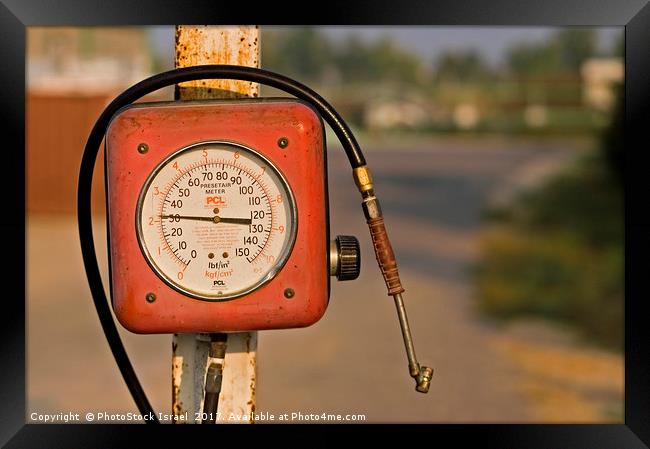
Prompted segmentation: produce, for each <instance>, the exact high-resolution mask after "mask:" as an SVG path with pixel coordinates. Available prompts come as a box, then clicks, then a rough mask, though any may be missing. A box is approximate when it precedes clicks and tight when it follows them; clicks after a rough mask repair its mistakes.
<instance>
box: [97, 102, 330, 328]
mask: <svg viewBox="0 0 650 449" xmlns="http://www.w3.org/2000/svg"><path fill="white" fill-rule="evenodd" d="M282 139H286V141H284V140H282ZM206 141H226V142H232V143H234V144H239V145H242V146H245V147H248V148H250V149H252V150H253V151H255V152H257V153H258V154H260V155H261V156H263V157H264V158H266V159H267V160H269V161H270V162H271V163H272V164H273V165H274V166H275V167H276V168H277V169H278V170H279V171H280V172H281V173H282V175H283V176H284V178H285V180H286V181H287V184H288V185H289V186H290V188H291V191H292V193H293V199H294V202H295V209H296V214H297V223H298V225H297V229H296V236H295V242H294V243H293V247H292V249H291V252H290V254H289V256H288V258H287V259H286V262H285V263H284V265H283V266H282V268H281V269H280V270H279V271H278V272H277V273H276V274H275V276H274V277H273V278H272V279H270V280H269V281H268V282H266V283H265V284H263V285H261V286H260V287H259V288H257V289H256V290H254V291H252V292H250V293H247V294H245V295H244V296H240V297H237V298H234V299H229V300H226V301H206V300H201V299H196V298H193V297H190V296H187V295H185V294H183V293H182V292H180V291H178V290H177V289H174V288H172V287H171V286H170V285H169V284H168V283H166V282H164V281H163V279H162V278H161V277H160V276H159V275H158V274H157V273H156V272H155V271H154V270H153V269H152V267H151V266H150V264H149V262H148V261H147V259H146V257H145V254H144V253H143V250H142V248H141V246H140V244H139V242H138V236H137V224H136V223H137V217H136V214H137V211H136V210H137V205H138V198H139V196H140V194H141V191H142V189H143V187H144V185H145V183H146V181H147V179H148V177H149V176H150V174H151V173H152V172H153V171H154V169H155V168H156V167H157V166H158V165H159V164H160V163H161V161H163V160H165V159H166V158H168V157H169V156H170V155H172V154H173V153H174V152H176V151H178V150H179V149H181V148H184V147H187V146H189V145H193V144H197V143H200V142H206ZM143 143H144V144H146V151H143V147H142V146H141V145H142V144H143ZM105 163H106V181H107V211H108V232H109V257H110V264H109V265H110V278H111V298H112V305H113V310H114V312H115V315H116V317H117V319H118V320H119V322H120V323H121V324H122V325H123V326H124V327H125V328H127V329H128V330H130V331H132V332H136V333H143V334H152V333H176V332H178V333H182V332H240V331H252V330H262V329H286V328H295V327H305V326H309V325H311V324H313V323H315V322H316V321H318V320H319V319H320V318H321V317H322V316H323V314H324V313H325V309H326V308H327V304H328V300H329V217H328V197H327V164H326V152H325V136H324V132H323V123H322V120H321V118H320V115H319V114H318V113H317V112H315V111H314V110H313V109H312V108H311V107H310V106H308V105H306V104H305V103H303V102H301V101H299V100H292V99H264V100H259V99H256V100H229V101H201V102H172V103H139V104H134V105H131V106H129V107H127V108H124V109H122V110H120V111H119V112H118V113H117V114H116V115H115V116H114V117H113V119H112V121H111V123H110V125H109V128H108V131H107V134H106V161H105Z"/></svg>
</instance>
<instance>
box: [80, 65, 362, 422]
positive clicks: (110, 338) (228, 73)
mask: <svg viewBox="0 0 650 449" xmlns="http://www.w3.org/2000/svg"><path fill="white" fill-rule="evenodd" d="M202 79H234V80H241V81H250V82H254V83H260V84H265V85H267V86H271V87H275V88H276V89H280V90H282V91H284V92H286V93H289V94H291V95H293V96H295V97H297V98H299V99H301V100H304V101H306V102H307V103H309V104H311V105H312V106H314V108H316V110H317V111H318V112H319V113H320V114H321V116H322V117H323V119H324V120H325V121H326V122H327V123H328V124H329V125H330V126H331V127H332V129H333V130H334V133H335V134H336V136H337V137H338V138H339V140H340V141H341V144H342V145H343V149H344V150H345V152H346V154H347V156H348V159H349V160H350V165H352V168H356V167H360V166H362V165H365V163H366V161H365V158H364V157H363V154H362V152H361V148H360V147H359V144H358V143H357V141H356V139H355V138H354V136H353V135H352V131H351V130H350V128H349V126H348V125H347V124H346V123H345V121H344V120H343V119H342V118H341V116H340V115H339V114H338V112H336V110H335V109H334V108H333V107H332V106H331V105H330V104H329V103H328V102H327V101H325V100H324V99H323V98H322V97H321V96H320V95H318V94H317V93H316V92H314V91H313V90H312V89H310V88H309V87H307V86H305V85H303V84H301V83H299V82H297V81H295V80H293V79H291V78H288V77H286V76H283V75H280V74H277V73H274V72H269V71H267V70H262V69H257V68H253V67H242V66H232V65H200V66H193V67H186V68H181V69H174V70H170V71H167V72H162V73H159V74H157V75H154V76H152V77H150V78H147V79H145V80H143V81H140V82H139V83H137V84H135V85H133V86H131V87H130V88H128V89H127V90H125V91H124V92H122V93H121V94H120V95H118V96H117V97H116V98H115V99H114V100H113V101H112V102H111V103H110V104H109V105H108V106H107V107H106V109H104V111H103V112H102V113H101V115H100V116H99V118H98V119H97V121H96V122H95V125H94V126H93V129H92V131H91V132H90V135H89V136H88V141H87V142H86V146H85V148H84V153H83V157H82V159H81V167H80V168H79V182H78V187H77V220H78V226H79V239H80V241H81V254H82V257H83V262H84V267H85V269H86V276H87V278H88V285H89V286H90V292H91V294H92V297H93V302H94V303H95V308H96V309H97V316H98V317H99V321H100V323H101V326H102V329H103V330H104V335H105V336H106V341H107V342H108V345H109V347H110V348H111V351H112V353H113V357H114V358H115V362H116V363H117V365H118V367H119V369H120V372H121V373H122V377H123V378H124V381H125V382H126V385H127V387H128V389H129V392H130V393H131V396H132V397H133V400H134V401H135V403H136V405H137V407H138V410H139V411H140V413H141V414H142V415H148V416H150V417H153V419H151V420H148V421H147V422H148V423H158V419H157V417H156V414H155V412H154V411H153V409H152V408H151V404H150V403H149V400H148V399H147V396H146V394H145V393H144V391H143V389H142V386H141V385H140V382H139V381H138V377H137V376H136V374H135V371H134V370H133V366H132V365H131V361H130V360H129V357H128V355H127V353H126V350H125V349H124V345H123V344H122V340H121V339H120V335H119V333H118V331H117V328H116V326H115V322H114V321H113V317H112V316H111V310H110V307H109V306H108V299H107V297H106V294H105V292H104V286H103V284H102V279H101V275H100V272H99V266H98V264H97V254H96V253H95V244H94V238H93V230H92V212H91V201H90V198H91V196H90V195H91V188H92V181H93V170H94V167H95V161H96V159H97V154H98V153H99V149H100V146H101V142H102V139H103V138H104V135H105V134H106V130H107V129H108V125H109V123H110V120H111V118H112V117H113V115H115V113H116V112H117V111H119V110H120V109H121V108H123V107H125V106H128V105H129V104H131V103H133V102H134V101H136V100H138V99H139V98H141V97H143V96H145V95H147V94H149V93H151V92H154V91H156V90H158V89H161V88H163V87H167V86H171V85H173V84H178V83H182V82H184V81H195V80H202Z"/></svg>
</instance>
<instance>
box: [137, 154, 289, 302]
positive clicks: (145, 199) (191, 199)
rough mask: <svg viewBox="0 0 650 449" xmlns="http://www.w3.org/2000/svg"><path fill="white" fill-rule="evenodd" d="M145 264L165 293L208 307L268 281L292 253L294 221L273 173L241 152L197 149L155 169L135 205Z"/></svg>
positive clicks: (254, 156) (264, 163)
mask: <svg viewBox="0 0 650 449" xmlns="http://www.w3.org/2000/svg"><path fill="white" fill-rule="evenodd" d="M137 216H138V225H137V231H138V237H139V241H140V245H141V247H142V250H143V252H144V253H145V255H146V258H147V261H148V262H149V264H150V265H151V268H152V269H154V270H155V271H156V272H157V273H158V274H159V275H160V277H161V278H162V279H163V280H165V281H166V282H167V283H168V284H169V285H170V286H171V287H173V288H176V289H177V290H178V291H180V292H182V293H185V294H186V295H188V296H191V297H194V298H197V299H205V300H212V301H219V300H226V299H232V298H236V297H239V296H242V295H245V294H246V293H250V292H251V291H253V290H255V289H256V288H258V287H260V286H261V285H262V284H264V283H265V282H268V281H269V280H270V279H272V278H273V276H274V275H275V274H276V273H277V272H278V271H279V270H280V269H281V268H282V266H283V265H284V263H285V262H286V260H287V257H288V255H289V253H290V251H291V249H292V247H293V243H294V240H295V236H296V227H297V215H296V206H295V202H294V199H293V194H292V193H291V189H290V188H289V185H288V184H287V181H286V180H285V179H284V178H283V176H282V175H281V174H280V172H279V171H278V169H277V168H276V167H275V166H274V165H273V164H272V163H271V162H270V161H269V160H268V159H266V158H264V157H263V156H261V155H260V154H259V153H256V152H255V151H253V150H251V149H249V148H246V147H244V146H242V145H237V144H232V143H226V142H203V143H199V144H195V145H191V146H189V147H187V148H183V149H181V150H179V151H178V152H176V153H173V154H172V155H171V157H169V158H168V159H166V160H164V161H162V162H161V164H160V165H159V166H158V167H157V168H156V169H155V170H154V172H153V173H152V174H151V176H150V178H149V179H148V180H147V182H146V184H145V186H144V189H143V190H142V195H141V197H140V201H139V202H138V212H137Z"/></svg>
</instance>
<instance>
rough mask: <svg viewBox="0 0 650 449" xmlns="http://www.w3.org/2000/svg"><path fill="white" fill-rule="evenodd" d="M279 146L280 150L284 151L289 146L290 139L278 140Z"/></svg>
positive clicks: (282, 138) (281, 138)
mask: <svg viewBox="0 0 650 449" xmlns="http://www.w3.org/2000/svg"><path fill="white" fill-rule="evenodd" d="M278 146H279V147H280V148H282V149H284V148H286V147H288V146H289V139H287V138H286V137H280V138H279V139H278Z"/></svg>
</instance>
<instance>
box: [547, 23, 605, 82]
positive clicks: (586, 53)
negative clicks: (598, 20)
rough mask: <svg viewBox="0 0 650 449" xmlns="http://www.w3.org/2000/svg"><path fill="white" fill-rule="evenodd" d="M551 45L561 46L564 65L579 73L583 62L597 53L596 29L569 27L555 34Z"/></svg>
mask: <svg viewBox="0 0 650 449" xmlns="http://www.w3.org/2000/svg"><path fill="white" fill-rule="evenodd" d="M551 45H555V46H557V47H558V48H559V51H560V54H561V55H562V65H563V66H564V67H565V68H566V69H568V70H571V71H573V72H575V73H578V72H579V71H580V67H581V66H582V63H583V62H584V61H585V60H586V59H588V58H590V57H592V56H594V55H595V54H596V31H595V30H594V29H591V28H567V29H564V30H562V31H559V32H558V33H557V34H556V35H555V37H554V39H553V40H552V41H551Z"/></svg>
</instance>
